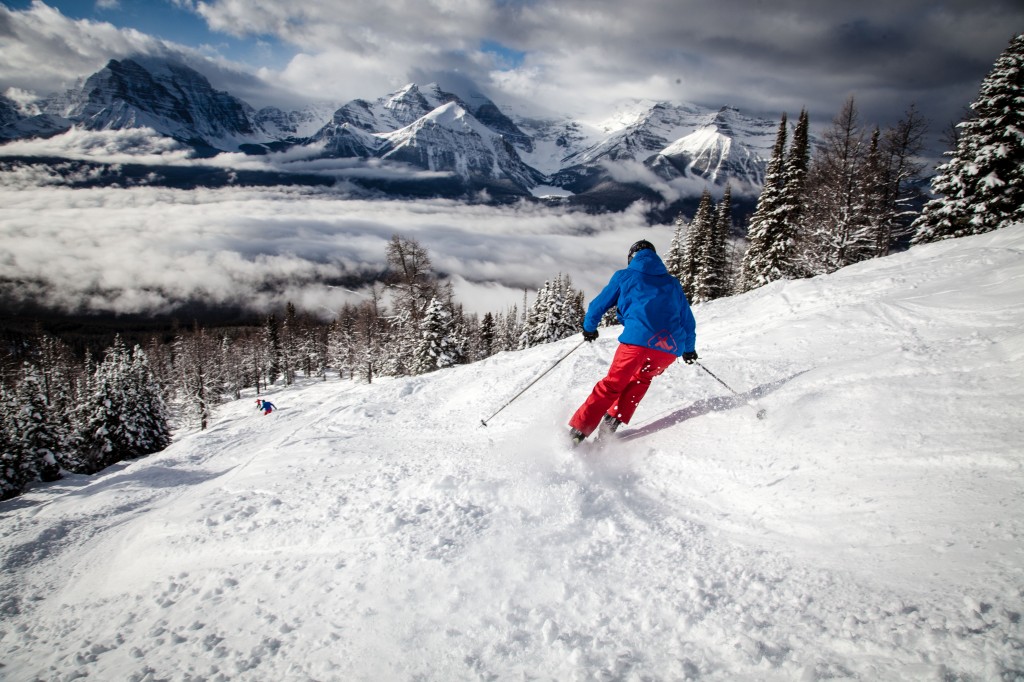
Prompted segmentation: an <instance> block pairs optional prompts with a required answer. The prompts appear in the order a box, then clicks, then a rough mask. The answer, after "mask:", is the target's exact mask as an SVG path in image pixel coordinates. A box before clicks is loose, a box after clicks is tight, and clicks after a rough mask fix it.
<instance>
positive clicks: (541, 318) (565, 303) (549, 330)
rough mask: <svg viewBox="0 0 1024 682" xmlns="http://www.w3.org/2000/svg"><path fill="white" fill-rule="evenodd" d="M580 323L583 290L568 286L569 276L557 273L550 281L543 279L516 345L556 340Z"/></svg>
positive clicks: (567, 334)
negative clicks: (542, 284)
mask: <svg viewBox="0 0 1024 682" xmlns="http://www.w3.org/2000/svg"><path fill="white" fill-rule="evenodd" d="M582 324H583V294H582V292H579V291H576V290H575V289H574V288H573V286H572V279H571V278H570V277H569V276H568V275H565V276H564V277H563V275H562V274H561V273H559V275H558V277H557V278H556V279H555V280H554V281H553V282H552V281H547V282H544V286H542V287H541V288H540V290H539V291H538V292H537V298H536V299H535V300H534V303H533V305H532V306H530V308H529V310H528V312H527V315H526V322H525V323H524V324H523V331H522V333H521V334H520V337H519V345H518V348H519V349H520V350H522V349H524V348H532V347H533V346H536V345H539V344H542V343H550V342H552V341H558V340H560V339H564V338H567V337H569V336H572V335H573V334H576V333H578V332H579V331H580V328H581V326H582Z"/></svg>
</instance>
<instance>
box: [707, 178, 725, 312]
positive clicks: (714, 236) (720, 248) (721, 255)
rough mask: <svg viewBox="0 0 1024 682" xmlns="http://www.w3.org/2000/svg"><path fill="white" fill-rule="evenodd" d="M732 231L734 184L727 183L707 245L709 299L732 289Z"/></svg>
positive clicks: (721, 295) (723, 294)
mask: <svg viewBox="0 0 1024 682" xmlns="http://www.w3.org/2000/svg"><path fill="white" fill-rule="evenodd" d="M731 232H732V186H731V185H729V184H726V186H725V191H724V192H723V193H722V200H721V201H720V202H719V203H718V208H717V210H716V212H715V221H714V230H713V231H712V233H711V240H710V241H709V242H708V246H707V255H706V256H705V257H706V259H707V264H706V265H705V267H704V275H703V286H704V288H705V290H706V295H707V299H706V300H708V301H713V300H714V299H716V298H721V297H723V296H728V295H729V293H730V291H731V282H732V272H731V266H732V262H731V260H730V254H729V234H730V233H731Z"/></svg>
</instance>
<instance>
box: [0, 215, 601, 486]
mask: <svg viewBox="0 0 1024 682" xmlns="http://www.w3.org/2000/svg"><path fill="white" fill-rule="evenodd" d="M385 255H386V259H387V263H388V277H387V279H386V281H385V282H384V283H383V284H381V285H377V286H374V287H371V289H370V290H369V293H368V295H367V296H366V299H365V300H364V301H362V302H361V303H359V304H350V305H346V306H344V307H342V308H341V310H339V311H338V314H337V315H336V317H335V318H334V319H333V320H331V321H329V322H326V321H324V320H322V319H320V318H317V317H314V316H312V315H308V314H302V313H299V312H298V311H297V310H296V308H295V306H293V305H291V304H289V305H288V306H287V308H286V310H285V311H284V315H283V316H280V317H279V316H278V315H274V314H271V315H269V316H267V317H266V318H265V320H264V321H263V323H262V324H261V325H259V326H249V327H230V328H218V329H207V328H205V327H203V326H200V325H199V324H195V325H193V326H192V327H191V328H186V329H179V330H178V331H177V332H176V333H175V334H174V335H173V339H172V340H170V341H169V342H166V341H164V340H163V339H162V338H161V336H160V335H157V334H154V335H153V336H152V338H151V339H150V340H149V341H148V342H146V343H145V344H140V345H136V346H135V347H134V348H132V349H128V348H126V346H125V344H124V343H122V342H121V340H120V339H118V340H116V341H115V342H114V344H113V345H112V346H111V347H110V348H109V349H108V350H107V351H106V353H105V356H104V357H103V358H102V359H101V360H99V361H98V362H94V360H93V359H92V358H90V357H88V355H87V356H86V357H84V358H80V357H78V356H76V354H75V353H73V352H72V350H71V349H70V347H69V346H68V345H67V344H65V343H64V342H62V341H61V340H59V339H58V338H56V337H55V336H52V335H48V334H45V333H42V332H39V333H37V334H36V336H35V338H34V339H32V340H31V342H29V343H24V344H19V345H18V347H15V348H8V349H6V356H5V357H4V358H3V360H4V362H3V363H2V364H0V369H2V370H3V371H2V381H0V414H2V421H0V467H2V468H0V499H3V498H6V497H11V496H13V495H17V494H19V493H20V492H21V491H22V490H23V489H24V487H25V485H26V484H27V483H29V482H31V481H35V480H44V481H46V480H54V479H56V478H59V476H60V472H61V471H62V470H63V471H67V472H73V473H85V474H91V473H95V472H97V471H99V470H101V469H103V468H104V467H106V466H109V465H110V464H113V463H115V462H118V461H121V460H124V459H129V458H133V457H140V456H143V455H146V454H150V453H152V452H156V451H159V450H161V449H163V448H164V447H166V446H167V445H168V444H169V443H170V438H171V435H170V434H171V432H172V429H174V428H179V427H193V428H200V429H204V428H206V426H207V425H208V423H209V421H210V418H211V416H212V411H213V409H214V407H215V406H216V405H218V404H219V403H223V402H225V401H228V400H236V399H239V398H240V397H241V395H242V391H243V390H246V389H251V390H252V391H254V392H255V393H256V394H257V395H259V394H261V393H263V392H264V391H266V390H267V387H268V386H271V385H291V384H293V383H294V382H295V381H296V379H298V378H299V377H305V378H318V379H322V380H327V379H328V377H329V376H331V377H340V378H342V379H351V380H356V381H365V382H372V381H373V379H374V377H379V376H408V375H416V374H425V373H427V372H432V371H434V370H437V369H442V368H445V367H451V366H453V365H458V364H465V363H469V362H474V361H477V360H481V359H484V358H486V357H489V356H491V355H494V354H495V353H499V352H501V351H510V350H518V349H523V348H529V347H531V346H535V345H537V344H541V343H548V342H551V341H557V340H559V339H562V338H565V337H567V336H570V335H572V334H575V333H577V332H578V331H579V329H580V325H581V324H582V320H583V313H584V310H583V292H581V291H577V290H576V289H574V288H573V285H572V280H571V278H570V277H569V276H567V275H562V274H559V275H558V276H556V277H555V278H554V279H553V280H551V281H549V282H545V283H544V285H543V286H542V287H541V288H540V289H539V291H538V292H537V294H536V297H535V299H534V301H533V303H532V304H530V305H527V302H526V294H525V293H524V300H523V309H522V312H520V310H519V308H518V306H512V307H511V308H510V309H508V310H506V311H503V312H499V313H496V314H492V313H487V314H485V315H484V316H483V317H482V318H480V317H479V316H477V315H472V314H466V312H465V311H464V310H463V308H462V306H461V305H459V304H458V302H457V301H456V300H455V297H454V296H453V294H452V290H451V286H450V284H446V283H443V282H442V281H441V279H440V278H439V277H438V275H437V274H436V273H435V272H434V271H433V269H432V265H431V262H430V256H429V254H428V253H427V251H426V250H425V249H424V248H423V247H422V246H421V245H420V244H419V243H418V242H416V241H415V240H413V239H406V238H403V237H401V236H398V235H395V236H394V237H393V238H392V239H391V241H390V242H389V243H388V246H387V252H386V254H385ZM385 301H387V304H386V303H385Z"/></svg>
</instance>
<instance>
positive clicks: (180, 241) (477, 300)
mask: <svg viewBox="0 0 1024 682" xmlns="http://www.w3.org/2000/svg"><path fill="white" fill-rule="evenodd" d="M33 179H34V178H30V177H26V176H18V175H17V174H16V173H3V174H0V204H2V205H3V206H4V208H5V210H4V211H3V213H2V214H0V281H5V282H12V281H16V282H19V284H18V286H16V287H12V286H8V287H5V291H4V294H6V295H8V296H10V295H14V296H23V297H26V298H28V297H35V298H37V299H39V300H46V301H47V302H49V303H50V304H52V305H57V306H61V307H64V308H66V309H69V310H74V309H82V308H86V309H96V310H99V309H106V310H116V311H118V312H124V313H130V312H160V311H166V310H168V309H170V308H172V307H174V306H175V305H176V304H179V303H182V302H185V301H202V302H206V303H210V304H219V305H237V306H242V307H248V308H250V309H253V310H266V309H268V308H270V307H273V306H281V305H283V304H284V303H285V302H286V301H289V300H290V301H292V302H294V303H295V304H296V305H298V306H301V307H305V308H307V309H310V310H311V311H312V312H318V313H322V312H323V309H324V308H325V307H326V308H328V309H335V308H337V307H338V306H339V305H340V304H341V303H342V302H344V301H358V300H360V297H361V294H360V293H359V292H352V291H349V290H348V289H346V288H345V287H344V286H339V285H341V284H343V283H344V281H345V278H346V277H353V276H358V275H360V274H365V273H375V272H379V271H380V270H381V269H382V268H383V267H384V264H385V258H384V254H385V247H386V244H387V242H388V240H389V239H390V238H391V236H392V235H394V234H401V235H403V236H406V237H409V238H413V239H416V240H418V241H419V242H420V243H421V244H423V246H424V247H426V248H427V250H428V251H429V253H430V256H431V258H432V260H433V263H434V267H435V269H436V270H437V271H438V272H442V273H445V274H447V275H449V276H450V277H451V278H452V281H453V283H454V285H455V287H456V291H457V293H458V295H459V299H460V300H461V301H462V302H463V303H464V305H465V306H466V308H467V310H469V311H470V312H478V313H484V312H487V311H492V312H499V311H504V310H505V309H506V308H507V307H508V306H510V305H519V304H520V303H521V300H522V289H523V288H524V287H525V288H529V289H536V288H537V287H538V286H540V285H541V284H543V282H544V281H545V280H546V279H549V278H552V277H554V276H555V275H556V274H558V273H560V272H562V273H566V274H569V275H571V276H572V278H573V280H574V282H575V283H576V285H577V286H578V287H582V288H583V289H584V290H585V291H586V292H587V295H588V297H589V296H593V295H594V294H595V293H596V292H597V290H598V289H599V288H600V287H602V286H603V285H604V283H605V281H606V280H607V278H608V277H609V276H610V274H611V272H612V271H613V270H615V269H617V268H620V267H623V264H624V259H625V253H626V250H627V249H628V247H629V244H631V243H632V242H634V241H636V240H637V239H640V238H648V239H652V240H653V241H654V242H655V244H656V245H658V246H659V248H662V249H664V248H667V247H668V244H669V241H670V239H671V232H672V230H671V228H669V227H667V226H666V227H664V228H650V227H647V226H646V221H645V219H644V216H643V213H642V208H641V207H635V208H633V209H631V210H630V211H628V212H626V213H622V214H614V215H603V216H593V215H587V214H585V213H578V212H569V211H564V210H558V209H552V208H546V207H543V206H538V205H533V204H523V205H521V206H517V207H507V208H490V207H486V206H482V205H465V204H463V203H461V202H456V201H448V200H429V201H384V202H382V201H366V200H359V199H351V198H346V197H345V196H343V195H339V194H337V193H333V192H324V191H309V190H287V189H280V188H277V189H270V190H256V189H244V188H236V189H225V190H196V191H180V190H171V189H160V188H135V189H88V190H81V189H77V190H72V189H67V188H63V187H47V186H39V185H35V184H33V183H32V180H33ZM332 283H333V284H334V285H335V286H328V285H331V284H332ZM531 300H532V296H531Z"/></svg>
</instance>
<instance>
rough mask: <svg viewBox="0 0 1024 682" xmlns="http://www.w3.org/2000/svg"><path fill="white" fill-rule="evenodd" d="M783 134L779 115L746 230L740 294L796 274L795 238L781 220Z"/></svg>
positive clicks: (783, 158)
mask: <svg viewBox="0 0 1024 682" xmlns="http://www.w3.org/2000/svg"><path fill="white" fill-rule="evenodd" d="M786 135H787V128H786V114H783V115H782V121H781V122H780V123H779V131H778V133H777V134H776V136H775V146H774V147H773V148H772V158H771V159H770V160H769V161H768V167H767V169H766V170H765V176H764V187H763V188H762V190H761V195H760V196H759V197H758V200H757V207H756V208H755V209H754V215H753V216H751V218H750V226H749V228H748V230H747V238H748V239H749V241H750V246H749V247H748V248H747V252H746V254H745V255H744V257H743V263H742V266H741V275H740V278H741V281H742V288H743V290H744V291H747V290H750V289H755V288H757V287H759V286H762V285H764V284H768V283H769V282H774V281H775V280H777V279H788V278H791V277H794V276H795V273H796V272H797V267H796V254H795V245H796V244H795V238H794V235H793V234H792V232H791V230H790V225H788V224H787V223H785V222H784V221H783V217H784V216H783V207H784V205H783V200H784V190H785V183H786V176H785V158H786V157H785V153H786Z"/></svg>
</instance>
